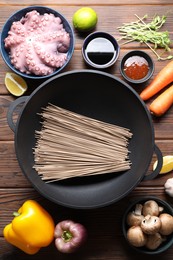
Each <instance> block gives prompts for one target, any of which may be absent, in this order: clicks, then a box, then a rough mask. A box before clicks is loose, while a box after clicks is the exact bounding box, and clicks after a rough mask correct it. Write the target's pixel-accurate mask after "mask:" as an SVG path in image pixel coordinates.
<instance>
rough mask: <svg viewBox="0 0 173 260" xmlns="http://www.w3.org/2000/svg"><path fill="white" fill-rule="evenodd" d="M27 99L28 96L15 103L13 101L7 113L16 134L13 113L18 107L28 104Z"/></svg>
mask: <svg viewBox="0 0 173 260" xmlns="http://www.w3.org/2000/svg"><path fill="white" fill-rule="evenodd" d="M27 98H28V96H22V97H20V98H17V99H16V100H15V101H13V102H12V103H11V104H10V107H9V109H8V112H7V122H8V125H9V127H10V128H11V130H12V131H13V132H15V129H16V124H15V123H14V121H13V113H14V111H15V109H16V107H17V106H19V105H20V104H22V103H25V102H26V100H27Z"/></svg>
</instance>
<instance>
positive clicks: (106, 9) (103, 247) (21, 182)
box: [0, 0, 173, 260]
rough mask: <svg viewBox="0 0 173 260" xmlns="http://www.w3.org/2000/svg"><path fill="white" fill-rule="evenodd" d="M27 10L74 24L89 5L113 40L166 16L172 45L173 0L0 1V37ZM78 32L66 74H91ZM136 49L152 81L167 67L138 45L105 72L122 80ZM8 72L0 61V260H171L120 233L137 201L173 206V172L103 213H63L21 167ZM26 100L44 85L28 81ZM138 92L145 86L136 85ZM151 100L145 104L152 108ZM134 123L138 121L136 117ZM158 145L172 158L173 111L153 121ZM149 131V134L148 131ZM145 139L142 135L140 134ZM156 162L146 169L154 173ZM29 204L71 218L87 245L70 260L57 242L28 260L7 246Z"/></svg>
mask: <svg viewBox="0 0 173 260" xmlns="http://www.w3.org/2000/svg"><path fill="white" fill-rule="evenodd" d="M29 5H42V6H48V7H51V8H53V9H55V10H58V11H59V12H61V13H62V14H63V15H64V16H65V17H66V18H67V20H68V21H69V22H70V24H71V25H72V17H73V14H74V12H75V11H76V10H77V9H78V8H80V7H82V6H90V7H92V8H94V9H95V11H96V12H97V14H98V18H99V19H98V24H97V27H96V29H95V30H98V31H106V32H108V33H110V34H112V35H113V36H114V37H116V38H118V37H119V32H118V29H117V27H118V26H120V25H122V23H126V22H131V21H134V20H136V18H135V16H134V15H135V14H137V15H138V16H140V17H142V16H143V15H145V14H148V16H149V17H150V18H151V17H153V16H154V15H155V14H159V15H164V14H167V22H166V25H165V26H164V27H163V29H164V30H167V31H169V32H170V37H171V40H172V41H173V1H172V0H165V1H164V0H150V1H149V0H143V1H140V0H135V1H133V3H132V1H131V0H124V1H123V2H121V1H116V0H88V1H81V0H63V1H62V0H61V1H60V0H57V1H53V0H42V1H40V0H38V1H34V0H25V3H23V4H22V1H17V0H7V1H5V0H0V32H1V31H2V28H3V25H4V24H5V22H6V20H7V19H8V18H9V16H10V15H12V14H13V13H14V12H15V11H17V10H19V9H21V8H24V7H27V6H29ZM74 33H75V50H74V54H73V57H72V59H71V61H70V62H69V64H68V66H67V67H66V68H65V69H64V70H63V71H70V70H77V69H88V67H87V65H86V64H85V63H84V61H83V58H82V54H81V48H82V44H83V40H84V38H85V37H86V35H83V34H79V33H78V32H77V31H74ZM171 47H172V46H171ZM133 49H142V50H144V51H146V52H147V53H148V54H150V55H151V57H152V58H153V61H154V63H155V71H154V75H153V77H154V76H155V75H156V74H157V73H158V72H159V71H160V70H161V68H163V67H164V66H165V65H166V64H167V63H168V61H158V60H157V58H156V56H155V55H154V54H153V53H152V52H151V50H150V49H148V48H147V47H146V46H145V45H143V44H139V43H136V42H132V43H129V44H127V45H124V46H121V50H120V55H119V58H118V60H117V62H116V64H115V65H114V66H113V67H111V68H109V69H107V70H106V72H108V73H110V74H112V75H114V76H117V77H119V78H121V79H122V77H121V74H120V70H119V65H120V61H121V59H122V57H123V55H124V54H125V53H126V52H127V51H129V50H133ZM7 71H10V70H9V68H8V67H7V66H6V65H5V63H4V61H3V59H2V58H1V57H0V259H4V260H5V259H10V260H11V259H14V260H15V259H19V260H23V259H26V260H27V259H30V260H33V259H35V260H41V259H47V258H50V259H52V260H54V259H60V260H64V259H69V258H70V259H75V260H105V259H106V260H132V259H133V260H135V259H136V260H139V259H140V257H147V258H148V259H156V258H157V259H158V257H159V259H163V260H171V259H172V257H173V246H172V247H171V248H169V249H168V250H167V251H166V252H164V253H162V254H160V255H159V256H157V255H156V256H143V255H140V254H139V253H137V252H136V251H134V250H133V249H131V248H130V247H129V246H128V245H127V243H126V241H125V239H124V237H123V233H122V226H121V225H122V223H121V222H122V217H123V214H124V212H125V210H126V208H127V207H128V205H129V203H130V202H131V201H133V200H134V199H136V198H140V197H143V196H150V195H154V196H157V197H158V198H161V199H164V200H165V201H167V202H168V203H170V205H172V206H173V198H171V197H169V196H167V195H166V194H165V191H164V183H165V182H166V180H167V179H168V178H172V174H173V171H172V172H170V173H168V174H166V175H159V176H158V177H157V178H155V179H154V180H151V181H142V182H140V183H139V185H138V186H137V187H136V188H135V189H134V190H133V191H132V192H131V193H130V194H128V196H126V197H125V198H123V199H122V200H121V201H119V202H117V203H114V204H113V205H109V206H107V207H105V208H99V209H93V210H77V209H71V208H65V207H62V206H60V205H57V204H54V203H53V202H51V201H48V200H47V199H45V198H44V197H43V196H41V195H40V194H39V193H38V192H37V191H35V190H34V189H33V187H32V185H31V183H30V182H29V181H28V180H27V179H26V178H25V176H24V175H23V173H22V171H21V169H20V166H19V164H18V161H17V158H16V153H15V142H14V140H15V133H14V132H13V131H12V130H11V129H10V127H9V126H8V122H7V112H8V109H9V106H10V104H11V102H12V101H14V100H15V99H16V98H15V97H14V96H12V95H11V94H10V93H9V92H8V90H7V89H6V87H5V84H4V77H5V73H6V72H7ZM27 83H28V91H27V92H26V95H30V94H31V93H32V92H33V90H35V89H36V88H37V87H38V86H39V85H40V83H41V81H39V80H38V81H29V80H27ZM132 87H133V88H134V89H135V90H136V91H137V92H138V93H139V92H140V91H141V90H142V88H144V87H145V85H143V86H132ZM151 101H152V99H151V100H150V101H147V102H146V105H147V106H148V105H149V104H150V102H151ZM19 113H20V109H18V111H15V114H14V121H16V120H17V118H18V114H19ZM134 120H135V118H134ZM152 121H153V126H154V133H155V143H156V144H157V146H158V147H159V148H160V150H161V151H162V154H163V155H170V154H172V155H173V107H171V108H170V109H169V111H168V112H167V113H166V114H165V115H164V116H163V117H161V118H154V117H152ZM144 131H145V130H144ZM141 134H142V133H141ZM155 160H156V155H155V154H153V158H152V161H151V164H150V167H149V169H148V172H149V173H151V171H152V165H153V162H154V161H155ZM27 199H34V200H36V201H38V202H39V203H40V204H41V205H42V206H43V207H45V208H46V209H47V210H48V212H50V214H52V216H53V218H54V220H55V222H56V223H58V221H60V220H63V219H73V220H75V221H78V222H80V223H83V224H84V225H85V226H86V227H87V229H88V233H89V238H88V241H87V243H86V244H85V245H84V246H83V247H82V248H81V249H80V250H79V251H78V252H76V253H74V254H72V255H66V254H61V253H59V252H58V251H57V250H56V248H55V246H54V242H53V243H52V244H51V245H50V246H48V247H46V248H42V249H41V250H40V252H39V253H37V254H35V255H33V256H29V255H26V254H25V253H23V252H22V251H20V250H19V249H17V248H15V247H13V246H12V245H10V244H9V243H7V242H6V241H5V239H4V237H3V228H4V227H5V225H7V224H8V223H10V222H11V221H12V219H13V216H12V213H13V212H14V211H16V210H18V208H19V207H20V206H21V205H22V203H23V202H24V201H26V200H27Z"/></svg>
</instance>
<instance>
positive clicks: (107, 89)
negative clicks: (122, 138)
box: [8, 70, 162, 208]
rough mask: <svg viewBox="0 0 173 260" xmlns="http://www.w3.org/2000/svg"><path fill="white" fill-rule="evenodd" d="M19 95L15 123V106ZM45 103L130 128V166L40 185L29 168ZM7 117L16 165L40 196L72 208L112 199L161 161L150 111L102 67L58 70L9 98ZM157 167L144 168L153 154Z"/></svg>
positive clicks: (136, 96)
mask: <svg viewBox="0 0 173 260" xmlns="http://www.w3.org/2000/svg"><path fill="white" fill-rule="evenodd" d="M23 100H25V103H24V105H23V107H22V110H21V112H20V115H19V117H18V120H17V123H16V125H14V123H13V121H12V114H13V111H14V109H15V107H16V106H17V105H18V104H19V103H21V102H22V101H23ZM49 102H51V103H53V104H55V105H58V106H60V107H63V108H66V109H69V110H71V111H74V112H77V113H80V114H83V115H86V116H89V117H92V118H96V119H98V120H102V121H105V122H109V123H112V124H116V125H120V126H124V127H127V128H129V129H130V130H131V131H132V133H133V138H132V139H131V140H130V144H129V150H130V151H131V153H130V160H131V162H132V167H131V169H130V170H128V171H126V172H121V173H118V174H117V173H110V174H105V175H104V176H90V177H80V178H72V179H68V180H65V181H59V182H56V183H49V184H46V183H45V182H44V181H42V180H41V178H40V177H39V176H38V175H37V172H36V171H35V170H34V169H33V165H34V157H33V147H34V146H35V142H36V140H35V130H39V129H40V127H41V125H40V120H41V118H40V116H39V115H38V113H40V112H41V108H42V107H45V106H47V104H48V103H49ZM8 122H9V125H10V127H11V128H12V129H13V130H14V131H15V150H16V154H17V159H18V161H19V164H20V167H21V169H22V171H23V173H24V174H25V176H26V177H27V178H28V179H29V181H30V182H31V183H32V185H33V186H34V188H35V189H36V190H37V191H38V192H40V193H41V194H42V195H43V196H45V197H46V198H48V199H50V200H52V201H54V202H55V203H58V204H60V205H64V206H68V207H73V208H96V207H101V206H106V205H109V204H111V203H114V202H116V201H118V200H120V199H122V198H123V197H124V196H126V195H127V194H128V193H129V192H131V191H132V190H133V189H134V188H135V187H136V186H137V185H138V184H139V183H140V182H141V181H142V180H144V179H152V178H154V177H155V176H156V175H157V174H158V173H159V171H160V168H161V166H162V155H161V152H160V150H159V149H158V147H157V146H156V145H155V140H154V129H153V124H152V119H151V116H150V114H149V112H148V110H147V108H146V106H145V104H144V102H143V101H142V100H141V99H140V97H139V96H138V94H137V93H136V92H135V91H134V90H133V89H132V88H131V87H130V86H129V85H127V84H126V83H125V82H123V81H121V80H120V79H119V78H116V77H114V76H112V75H110V74H107V73H105V72H99V71H94V70H81V71H72V72H67V73H62V74H60V75H58V76H55V77H53V78H51V79H49V80H47V81H46V82H44V83H43V84H41V85H40V86H39V87H38V88H37V89H36V90H35V91H34V92H33V93H32V94H31V95H30V96H29V97H22V98H19V99H17V100H16V101H14V103H12V105H11V107H10V109H9V111H8ZM154 152H156V154H157V156H158V161H159V163H158V167H157V170H156V171H155V172H153V173H152V174H151V175H149V176H148V175H147V176H146V173H147V170H148V168H149V165H150V163H151V159H152V156H153V153H154Z"/></svg>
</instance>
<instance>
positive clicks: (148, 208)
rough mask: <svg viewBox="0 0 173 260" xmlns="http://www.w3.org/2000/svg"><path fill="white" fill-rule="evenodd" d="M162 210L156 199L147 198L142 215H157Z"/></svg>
mask: <svg viewBox="0 0 173 260" xmlns="http://www.w3.org/2000/svg"><path fill="white" fill-rule="evenodd" d="M162 211H163V207H159V205H158V204H157V202H156V201H154V200H148V201H146V202H145V203H144V206H143V211H142V214H143V215H144V216H147V215H151V216H159V214H160V213H161V212H162Z"/></svg>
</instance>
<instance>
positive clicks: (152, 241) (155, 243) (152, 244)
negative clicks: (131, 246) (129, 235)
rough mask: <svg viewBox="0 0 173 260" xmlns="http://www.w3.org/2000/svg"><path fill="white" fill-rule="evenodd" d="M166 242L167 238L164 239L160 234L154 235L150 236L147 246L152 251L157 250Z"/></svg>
mask: <svg viewBox="0 0 173 260" xmlns="http://www.w3.org/2000/svg"><path fill="white" fill-rule="evenodd" d="M165 240H166V238H163V237H162V236H161V235H160V234H159V233H155V234H153V235H149V236H148V238H147V242H146V244H145V246H146V248H148V249H150V250H155V249H156V248H158V247H159V246H160V245H161V243H162V242H163V241H165Z"/></svg>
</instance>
